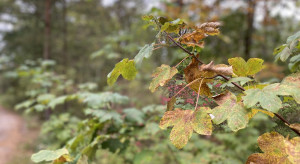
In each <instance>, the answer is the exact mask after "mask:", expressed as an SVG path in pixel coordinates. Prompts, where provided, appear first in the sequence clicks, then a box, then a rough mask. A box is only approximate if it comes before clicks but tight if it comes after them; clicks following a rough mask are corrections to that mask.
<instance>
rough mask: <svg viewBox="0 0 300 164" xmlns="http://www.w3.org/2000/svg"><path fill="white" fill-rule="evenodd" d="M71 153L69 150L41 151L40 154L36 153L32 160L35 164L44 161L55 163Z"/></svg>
mask: <svg viewBox="0 0 300 164" xmlns="http://www.w3.org/2000/svg"><path fill="white" fill-rule="evenodd" d="M68 154H69V152H68V150H67V149H65V148H62V149H58V150H54V151H52V150H41V151H39V152H38V153H35V154H33V155H32V156H31V160H32V161H33V162H35V163H39V162H42V161H46V162H49V161H54V160H57V159H59V158H60V157H62V156H63V155H68Z"/></svg>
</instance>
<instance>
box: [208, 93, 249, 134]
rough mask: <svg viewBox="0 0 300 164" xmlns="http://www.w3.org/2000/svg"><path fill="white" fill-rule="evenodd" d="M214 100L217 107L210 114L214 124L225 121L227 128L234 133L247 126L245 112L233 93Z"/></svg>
mask: <svg viewBox="0 0 300 164" xmlns="http://www.w3.org/2000/svg"><path fill="white" fill-rule="evenodd" d="M214 100H215V101H216V103H217V104H218V105H219V106H217V107H215V108H214V109H213V110H212V113H211V114H212V115H213V116H215V118H214V119H213V122H214V123H216V124H220V123H222V122H224V121H225V120H227V124H228V127H229V128H230V129H231V130H232V131H235V132H236V131H238V130H240V129H243V128H245V127H246V126H247V124H248V121H249V118H248V115H247V110H246V108H245V107H244V105H243V103H241V102H237V98H236V96H235V95H234V94H233V93H231V92H227V93H226V94H223V95H220V96H217V97H215V98H214Z"/></svg>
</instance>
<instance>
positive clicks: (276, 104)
mask: <svg viewBox="0 0 300 164" xmlns="http://www.w3.org/2000/svg"><path fill="white" fill-rule="evenodd" d="M280 92H281V91H280V85H279V83H275V84H271V85H268V86H266V87H264V88H263V89H248V90H246V91H245V92H244V93H245V94H246V96H244V97H242V99H243V100H244V105H245V106H246V107H247V108H250V107H253V106H255V105H256V104H257V103H259V104H260V105H261V107H262V108H264V109H267V110H268V111H271V112H274V113H276V112H277V111H278V110H279V109H280V108H281V107H282V102H281V100H280V98H279V97H278V96H277V95H279V94H280Z"/></svg>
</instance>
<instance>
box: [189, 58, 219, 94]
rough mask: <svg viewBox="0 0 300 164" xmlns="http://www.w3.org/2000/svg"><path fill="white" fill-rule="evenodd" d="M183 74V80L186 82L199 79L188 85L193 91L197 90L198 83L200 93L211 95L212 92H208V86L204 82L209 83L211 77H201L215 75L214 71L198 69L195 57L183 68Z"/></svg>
mask: <svg viewBox="0 0 300 164" xmlns="http://www.w3.org/2000/svg"><path fill="white" fill-rule="evenodd" d="M184 75H185V81H186V82H187V83H190V82H192V81H194V80H196V79H200V80H198V81H197V82H195V83H193V84H192V85H190V86H189V87H190V88H191V89H193V90H194V91H195V92H198V89H199V86H200V83H201V81H202V83H201V86H200V87H201V88H200V93H199V94H200V95H205V96H208V97H211V96H212V93H211V92H210V89H209V87H208V86H207V84H206V83H209V82H211V81H212V79H203V78H211V77H214V76H215V75H216V73H214V72H212V71H200V69H199V62H198V61H197V60H196V59H194V58H193V59H192V62H191V63H190V64H189V65H188V66H187V67H186V68H185V69H184Z"/></svg>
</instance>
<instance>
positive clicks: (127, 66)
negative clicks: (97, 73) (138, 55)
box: [107, 58, 137, 85]
mask: <svg viewBox="0 0 300 164" xmlns="http://www.w3.org/2000/svg"><path fill="white" fill-rule="evenodd" d="M136 73H137V71H136V68H135V63H134V61H133V60H128V58H126V59H123V60H122V61H120V62H119V63H117V64H116V65H115V68H114V69H113V70H112V71H111V72H110V73H109V74H108V75H107V83H108V85H113V84H114V83H115V82H116V81H117V79H118V77H119V76H120V75H122V76H123V77H124V78H125V79H126V80H133V79H134V78H135V76H136Z"/></svg>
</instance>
